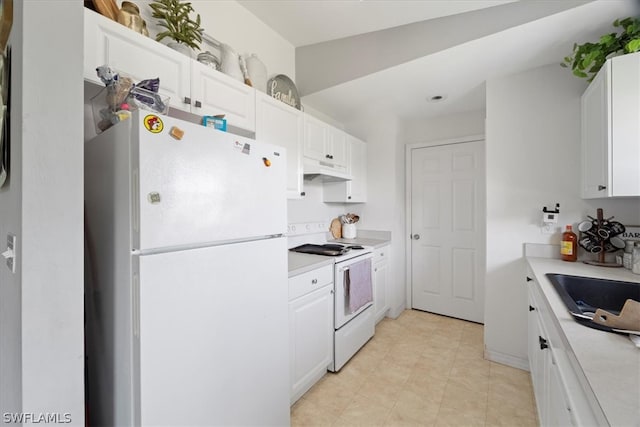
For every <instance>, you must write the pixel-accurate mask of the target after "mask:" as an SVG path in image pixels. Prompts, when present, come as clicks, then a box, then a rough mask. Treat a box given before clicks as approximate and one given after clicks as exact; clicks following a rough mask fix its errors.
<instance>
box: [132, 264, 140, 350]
mask: <svg viewBox="0 0 640 427" xmlns="http://www.w3.org/2000/svg"><path fill="white" fill-rule="evenodd" d="M131 292H132V293H133V295H131V301H132V303H133V304H132V305H133V307H132V313H131V317H132V319H131V323H132V325H131V326H132V329H133V336H134V337H135V338H140V276H138V273H135V274H134V275H133V286H131Z"/></svg>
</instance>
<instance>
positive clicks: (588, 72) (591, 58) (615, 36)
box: [560, 17, 640, 81]
mask: <svg viewBox="0 0 640 427" xmlns="http://www.w3.org/2000/svg"><path fill="white" fill-rule="evenodd" d="M613 26H614V27H615V28H617V29H621V31H619V32H613V33H608V34H604V35H602V36H600V38H599V40H598V42H597V43H589V42H587V43H583V44H577V43H574V44H573V54H572V55H570V56H566V57H564V60H563V62H562V63H561V64H560V66H562V67H564V68H569V67H571V69H572V72H573V75H575V76H577V77H580V78H587V79H588V80H589V81H591V80H592V79H593V78H594V77H595V75H596V74H597V73H598V71H599V70H600V68H602V66H603V65H604V63H605V62H606V60H607V56H609V55H610V54H612V53H619V52H624V53H633V52H638V51H640V19H638V18H635V17H628V18H624V19H622V18H619V19H616V20H615V21H613Z"/></svg>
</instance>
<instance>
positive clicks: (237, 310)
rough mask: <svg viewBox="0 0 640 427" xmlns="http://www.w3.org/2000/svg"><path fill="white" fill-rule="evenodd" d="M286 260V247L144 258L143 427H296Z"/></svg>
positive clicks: (271, 244)
mask: <svg viewBox="0 0 640 427" xmlns="http://www.w3.org/2000/svg"><path fill="white" fill-rule="evenodd" d="M285 254H286V242H285V239H284V238H279V239H268V240H261V241H255V242H245V243H236V244H230V245H224V246H214V247H208V248H201V249H192V250H187V251H178V252H171V253H164V254H155V255H145V256H140V257H139V265H140V267H139V269H140V273H139V276H140V282H139V283H140V285H139V294H140V295H139V299H138V301H139V311H137V310H136V311H134V316H135V315H137V316H139V322H134V323H136V324H139V325H140V326H139V337H140V338H139V339H140V350H139V360H140V362H139V378H140V385H139V387H140V423H141V425H176V426H177V425H205V424H207V425H288V423H289V354H288V348H289V346H288V324H289V323H288V315H287V313H288V289H287V258H286V256H285ZM134 310H135V308H134ZM248 408H249V409H250V410H248Z"/></svg>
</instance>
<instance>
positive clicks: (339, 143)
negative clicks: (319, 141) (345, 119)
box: [325, 125, 349, 168]
mask: <svg viewBox="0 0 640 427" xmlns="http://www.w3.org/2000/svg"><path fill="white" fill-rule="evenodd" d="M348 154H349V151H348V150H347V134H346V133H344V131H342V130H340V129H338V128H335V127H333V126H328V125H327V154H326V155H325V158H326V159H327V161H328V162H329V163H331V164H334V165H336V166H343V167H344V168H346V167H347V165H348V160H349V159H348V157H349V155H348ZM327 156H328V157H327Z"/></svg>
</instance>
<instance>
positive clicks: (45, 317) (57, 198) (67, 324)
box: [0, 0, 84, 425]
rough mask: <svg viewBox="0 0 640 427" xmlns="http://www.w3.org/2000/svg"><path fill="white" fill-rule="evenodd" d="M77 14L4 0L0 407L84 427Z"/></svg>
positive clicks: (76, 5)
mask: <svg viewBox="0 0 640 427" xmlns="http://www.w3.org/2000/svg"><path fill="white" fill-rule="evenodd" d="M82 13H83V9H82V3H81V2H76V1H56V2H42V1H38V0H25V1H23V2H14V14H13V29H12V36H11V37H12V45H13V67H12V69H13V73H12V84H11V87H12V101H13V105H12V119H11V120H12V126H11V127H12V129H11V137H12V140H11V150H12V158H11V161H12V164H11V178H10V179H11V181H10V183H9V187H8V188H7V189H3V190H2V191H0V206H1V208H0V209H2V212H1V213H2V216H1V217H0V239H1V240H0V241H1V242H4V241H5V236H6V233H7V232H11V233H14V234H16V236H17V237H18V248H19V249H18V260H17V273H16V275H12V274H11V273H9V272H8V270H7V269H6V267H5V266H4V263H2V265H0V283H1V285H0V288H1V291H0V292H1V294H2V295H1V296H2V305H1V306H0V307H1V311H2V316H1V318H2V323H1V326H0V335H1V337H2V338H1V340H2V346H1V347H0V360H2V363H1V365H0V366H1V369H0V375H1V378H0V384H1V385H0V406H1V409H2V411H0V412H3V416H4V412H28V413H34V414H36V415H38V414H40V413H57V414H59V415H60V419H62V420H65V419H66V418H65V417H64V414H65V413H68V414H70V417H71V424H72V425H84V344H83V343H84V328H83V321H84V320H83V319H84V304H83V298H84V297H83V295H84V293H83V270H82V262H79V261H81V260H82V259H83V244H82V242H83V225H82V224H83V214H82V212H83V184H82V182H83V146H82V140H83V138H82V126H81V125H80V123H82V100H83V94H82V69H83V66H82V55H78V52H81V51H82V40H83V33H82V25H70V24H69V23H81V22H82ZM61 22H65V23H67V24H65V25H60V23H61ZM47 35H55V49H52V48H51V44H47V43H43V37H47ZM54 64H55V66H49V65H54ZM60 64H62V66H58V65H60ZM73 124H75V125H73ZM5 214H6V216H5ZM2 245H3V246H2V247H3V248H4V243H2ZM5 298H7V299H6V300H5ZM9 306H11V308H8V307H9Z"/></svg>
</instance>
